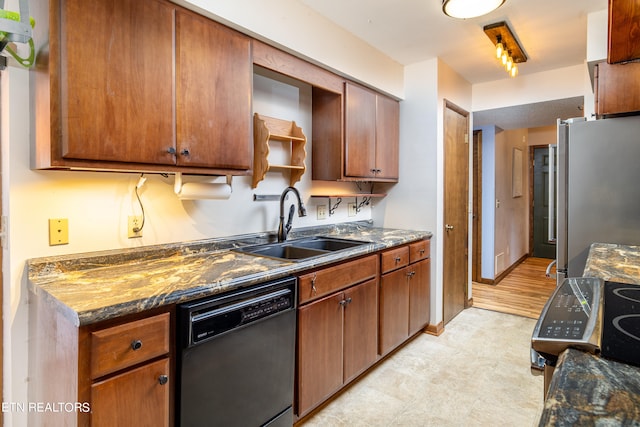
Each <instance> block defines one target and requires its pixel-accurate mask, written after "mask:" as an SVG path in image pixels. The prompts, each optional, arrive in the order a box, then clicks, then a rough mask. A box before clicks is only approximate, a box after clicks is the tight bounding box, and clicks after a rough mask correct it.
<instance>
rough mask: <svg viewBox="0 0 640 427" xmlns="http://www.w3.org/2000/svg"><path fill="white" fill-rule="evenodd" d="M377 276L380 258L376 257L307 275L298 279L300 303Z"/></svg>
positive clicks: (372, 256)
mask: <svg viewBox="0 0 640 427" xmlns="http://www.w3.org/2000/svg"><path fill="white" fill-rule="evenodd" d="M377 274H378V257H377V256H376V255H371V256H368V257H366V258H362V259H359V260H356V261H349V262H345V263H343V264H339V265H336V266H334V267H329V268H325V269H323V270H318V271H314V272H313V273H309V274H305V275H303V276H300V277H299V278H298V290H299V291H298V295H299V303H300V304H303V303H305V302H307V301H311V300H314V299H316V298H320V297H322V296H324V295H328V294H330V293H332V292H335V291H338V290H340V289H344V288H346V287H349V286H351V285H355V284H356V283H360V282H364V281H365V280H368V279H371V278H374V277H376V275H377Z"/></svg>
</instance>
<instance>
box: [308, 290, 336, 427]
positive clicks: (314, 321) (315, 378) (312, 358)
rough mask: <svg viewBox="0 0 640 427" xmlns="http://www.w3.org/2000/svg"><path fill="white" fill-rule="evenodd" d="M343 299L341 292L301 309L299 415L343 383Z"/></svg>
mask: <svg viewBox="0 0 640 427" xmlns="http://www.w3.org/2000/svg"><path fill="white" fill-rule="evenodd" d="M343 299H344V294H343V293H342V292H339V293H337V294H333V295H330V296H328V297H326V298H323V299H321V300H318V301H315V302H313V303H310V304H308V305H306V306H303V307H300V308H299V309H298V354H297V357H298V360H297V362H298V363H297V366H298V393H297V395H298V406H297V414H298V415H299V416H302V415H304V414H306V413H307V412H309V411H310V410H311V409H313V408H314V407H315V406H316V405H317V404H318V403H320V402H321V401H323V400H324V399H325V398H326V397H328V396H329V395H331V394H332V393H333V392H334V391H336V390H337V389H338V388H340V386H341V385H342V340H343V336H342V332H343V316H342V310H343V309H342V305H341V304H340V302H341V301H342V300H343Z"/></svg>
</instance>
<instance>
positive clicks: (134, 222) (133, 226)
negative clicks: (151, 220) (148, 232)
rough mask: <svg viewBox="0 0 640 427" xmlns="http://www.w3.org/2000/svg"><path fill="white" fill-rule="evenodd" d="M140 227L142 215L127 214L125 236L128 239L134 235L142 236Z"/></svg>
mask: <svg viewBox="0 0 640 427" xmlns="http://www.w3.org/2000/svg"><path fill="white" fill-rule="evenodd" d="M140 227H142V215H129V223H128V226H127V236H128V237H129V238H130V239H132V238H134V237H142V229H141V228H140ZM136 230H137V231H136Z"/></svg>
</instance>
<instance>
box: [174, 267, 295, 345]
mask: <svg viewBox="0 0 640 427" xmlns="http://www.w3.org/2000/svg"><path fill="white" fill-rule="evenodd" d="M295 308H296V279H295V278H287V279H282V280H280V281H275V282H270V283H268V284H261V285H257V286H254V287H250V288H247V289H243V290H238V291H233V292H230V293H227V294H222V295H219V296H216V297H213V298H210V299H207V300H203V301H196V302H194V303H187V304H183V305H181V306H180V317H181V318H182V319H183V323H184V324H185V326H186V329H187V330H188V336H187V337H184V338H187V339H185V340H184V342H183V345H184V346H191V345H196V344H198V343H201V342H203V341H206V340H208V339H210V338H213V337H215V336H218V335H221V334H224V333H226V332H228V331H231V330H233V329H237V328H241V327H243V326H245V325H248V324H250V323H254V322H257V321H260V320H262V319H265V318H268V317H271V316H273V315H275V314H278V313H281V312H283V311H286V310H294V309H295Z"/></svg>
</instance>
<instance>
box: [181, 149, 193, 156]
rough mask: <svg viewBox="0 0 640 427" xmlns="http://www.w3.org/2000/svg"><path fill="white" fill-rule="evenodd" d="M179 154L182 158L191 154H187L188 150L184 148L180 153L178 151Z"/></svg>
mask: <svg viewBox="0 0 640 427" xmlns="http://www.w3.org/2000/svg"><path fill="white" fill-rule="evenodd" d="M180 154H182V155H183V156H188V155H189V154H191V153H190V152H189V149H188V148H184V149H183V150H182V151H180Z"/></svg>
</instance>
